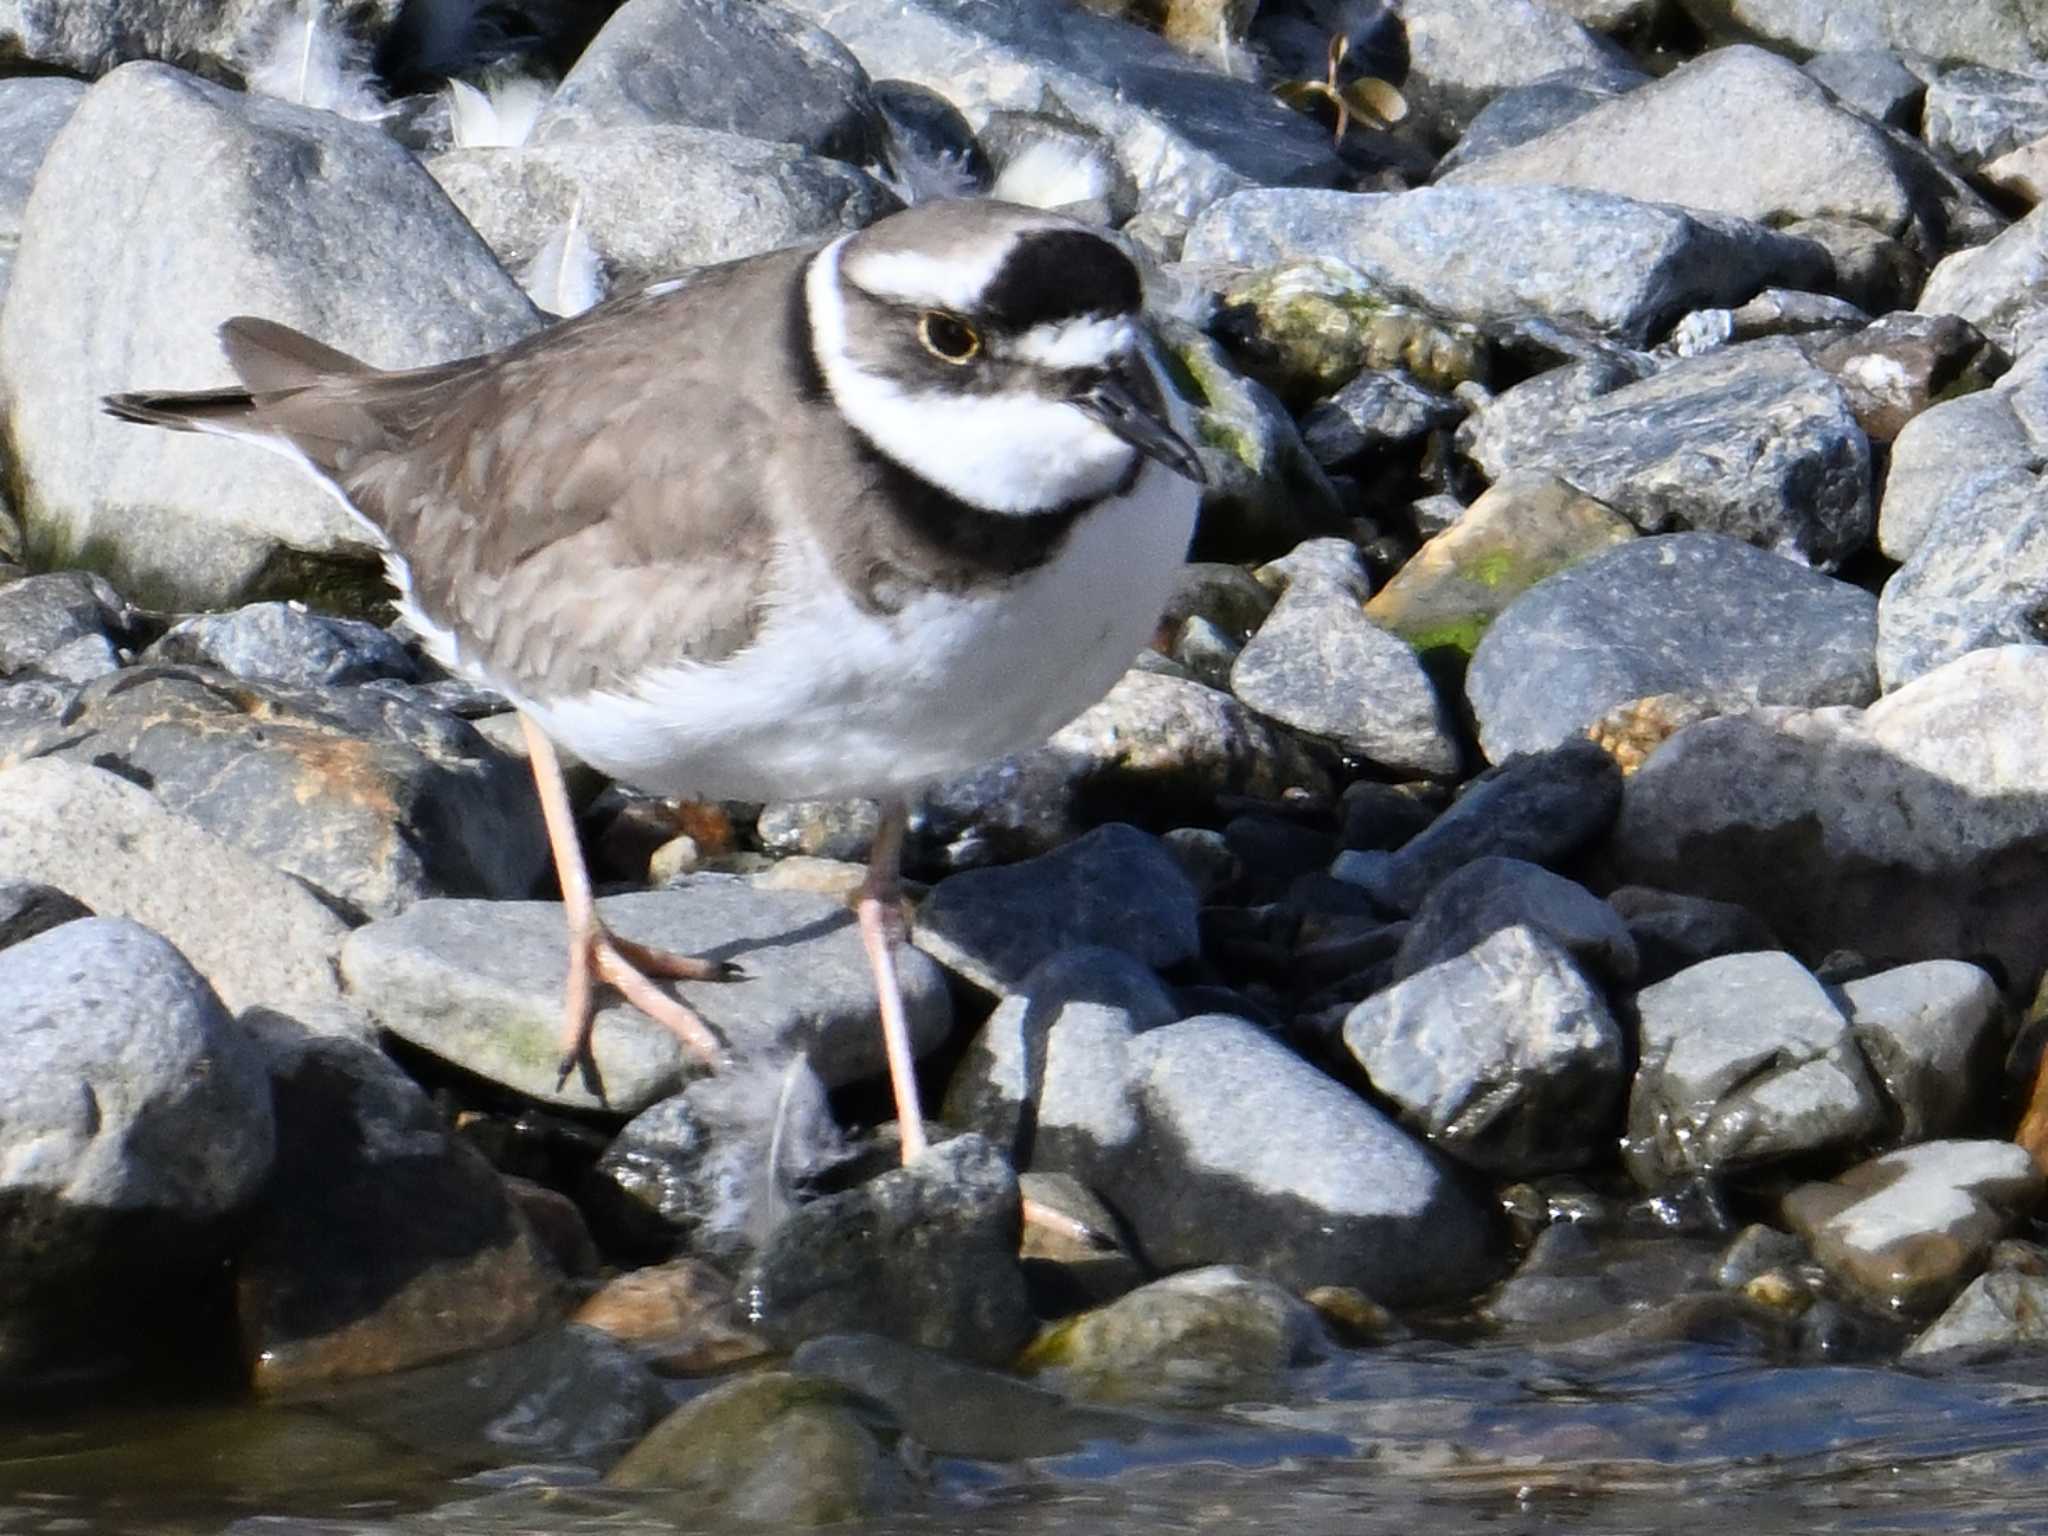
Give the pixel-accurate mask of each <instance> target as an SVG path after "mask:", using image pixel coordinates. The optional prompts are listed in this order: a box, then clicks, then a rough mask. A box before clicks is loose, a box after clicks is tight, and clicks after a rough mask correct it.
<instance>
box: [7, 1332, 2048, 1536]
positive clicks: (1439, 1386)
mask: <svg viewBox="0 0 2048 1536" xmlns="http://www.w3.org/2000/svg"><path fill="white" fill-rule="evenodd" d="M2038 1374H2040V1373H2038V1372H2037V1371H2036V1370H2035V1369H2034V1368H2033V1365H2032V1363H2031V1362H2029V1361H2026V1360H2015V1361H2010V1362H2006V1363H2005V1364H2004V1365H2002V1366H2001V1365H1990V1366H1982V1367H1977V1368H1974V1369H1971V1370H1968V1371H1963V1372H1959V1373H1956V1374H1949V1375H1915V1374H1911V1373H1907V1372H1904V1371H1900V1370H1896V1369H1890V1368H1884V1367H1855V1366H1823V1367H1791V1366H1771V1365H1763V1364H1758V1363H1756V1362H1755V1361H1753V1360H1748V1359H1743V1360H1736V1359H1732V1358H1729V1357H1726V1356H1720V1355H1716V1354H1714V1353H1712V1352H1710V1351H1707V1350H1703V1349H1691V1350H1678V1351H1673V1352H1669V1353H1665V1354H1660V1355H1657V1356H1654V1357H1649V1358H1644V1359H1638V1360H1633V1361H1627V1362H1622V1363H1614V1362H1605V1363H1598V1364H1589V1363H1586V1362H1583V1361H1578V1360H1571V1359H1565V1358H1560V1357H1556V1356H1549V1357H1546V1356H1539V1355H1534V1354H1531V1353H1528V1352H1526V1351H1522V1350H1506V1349H1497V1348H1487V1347H1473V1346H1469V1345H1467V1346H1460V1347H1456V1348H1451V1347H1447V1346H1437V1345H1425V1344H1416V1345H1410V1346H1399V1347H1392V1348H1387V1349H1382V1350H1376V1351H1371V1352H1365V1353H1354V1354H1349V1355H1346V1356H1344V1357H1342V1358H1340V1359H1338V1360H1335V1361H1333V1362H1331V1363H1329V1364H1327V1365H1324V1366H1320V1367H1317V1368H1315V1369H1313V1370H1310V1371H1305V1372H1302V1373H1300V1374H1299V1375H1297V1376H1296V1377H1295V1378H1294V1381H1293V1386H1294V1388H1295V1392H1294V1395H1293V1397H1292V1398H1291V1399H1290V1400H1289V1401H1286V1402H1283V1403H1271V1404H1243V1405H1239V1406H1237V1407H1236V1408H1234V1409H1232V1410H1230V1411H1228V1412H1226V1413H1222V1414H1215V1415H1210V1416H1207V1417H1205V1418H1203V1419H1201V1420H1199V1421H1192V1420H1171V1421H1167V1420H1162V1421H1159V1422H1158V1423H1157V1425H1156V1427H1155V1428H1154V1429H1153V1430H1152V1431H1151V1432H1149V1433H1146V1434H1143V1435H1140V1436H1138V1437H1136V1438H1135V1439H1127V1440H1123V1441H1103V1442H1098V1443H1094V1444H1090V1445H1087V1446H1084V1447H1083V1448H1081V1449H1079V1450H1072V1451H1067V1452H1064V1453H1062V1454H1060V1455H1057V1456H1053V1457H1048V1458H1046V1459H1043V1460H1039V1461H1035V1462H1028V1463H993V1462H981V1461H965V1460H948V1459H936V1460H934V1459H931V1458H929V1457H923V1456H917V1455H911V1456H909V1457H908V1460H909V1461H910V1463H911V1465H912V1466H913V1469H914V1472H915V1475H916V1479H917V1481H918V1484H919V1488H920V1491H919V1492H918V1494H917V1495H916V1496H915V1499H914V1502H913V1503H912V1504H911V1506H910V1507H908V1508H905V1509H902V1510H899V1511H897V1512H896V1513H893V1514H891V1515H889V1516H887V1517H886V1518H883V1519H879V1520H874V1521H869V1522H863V1523H861V1524H859V1525H855V1526H847V1527H841V1528H840V1529H842V1530H844V1531H846V1532H848V1533H849V1536H916V1533H925V1532H931V1533H940V1532H953V1531H959V1530H962V1529H965V1528H968V1527H971V1528H972V1529H973V1530H974V1531H976V1532H977V1533H994V1536H1003V1533H1010V1532H1015V1533H1019V1536H1022V1533H1026V1532H1031V1533H1044V1532H1073V1533H1086V1536H1121V1533H1126V1532H1128V1533H1131V1536H1139V1533H1144V1536H1151V1533H1156V1532H1162V1531H1167V1532H1205V1531H1215V1532H1227V1533H1232V1536H1236V1533H1263V1532H1268V1531H1270V1532H1274V1533H1276V1536H1279V1533H1285V1536H1324V1533H1327V1536H1340V1533H1341V1536H1354V1533H1361V1532H1363V1533H1379V1532H1384V1533H1387V1536H1411V1533H1414V1532H1417V1531H1422V1530H1444V1529H1454V1528H1455V1529H1464V1528H1467V1527H1480V1526H1483V1527H1484V1528H1486V1529H1488V1530H1496V1531H1501V1532H1527V1531H1538V1530H1552V1529H1557V1530H1565V1529H1568V1530H1570V1531H1573V1532H1576V1533H1588V1536H1605V1533H1613V1536H1621V1533H1631V1536H1633V1533H1641V1532H1651V1531H1678V1530H1687V1531H1690V1530H1694V1529H1698V1528H1700V1527H1701V1526H1703V1525H1704V1524H1705V1523H1706V1522H1708V1521H1713V1522H1715V1523H1717V1524H1721V1525H1725V1524H1727V1523H1728V1522H1730V1521H1734V1522H1739V1525H1740V1530H1741V1533H1742V1536H1780V1533H1783V1536H1815V1533H1820V1532H1858V1533H1869V1532H1878V1531H1916V1532H1921V1531H1929V1532H1935V1531H1952V1532H1965V1531H1971V1532H1975V1531H1985V1530H1999V1531H2018V1532H2029V1531H2040V1532H2044V1533H2048V1478H2044V1475H2043V1474H2044V1471H2048V1385H2035V1384H2032V1383H2030V1382H2029V1381H2028V1378H2030V1377H2035V1376H2037V1375H2038ZM676 1517H677V1511H676V1509H675V1507H674V1505H673V1504H672V1503H671V1504H667V1505H663V1504H661V1503H660V1501H659V1499H658V1498H654V1497H642V1496H640V1495H626V1494H623V1493H619V1492H615V1491H613V1490H610V1489H606V1488H602V1487H598V1486H595V1485H594V1484H592V1482H591V1481H590V1474H589V1473H588V1471H587V1470H584V1469H578V1468H574V1467H562V1466H548V1467H525V1468H519V1467H508V1466H481V1465H478V1464H477V1463H476V1460H475V1447H474V1443H473V1442H471V1441H467V1440H465V1441H464V1443H463V1444H462V1445H460V1446H459V1447H451V1448H450V1449H449V1450H448V1453H447V1454H446V1455H445V1456H437V1455H436V1454H435V1453H434V1452H433V1450H431V1449H422V1448H421V1447H420V1446H419V1445H417V1444H412V1443H408V1444H405V1445H400V1444H396V1443H394V1442H393V1441H391V1440H390V1439H388V1438H385V1437H381V1436H379V1435H378V1434H376V1433H375V1432H373V1431H369V1430H365V1429H363V1428H361V1427H360V1426H354V1427H352V1426H351V1425H350V1424H349V1423H347V1422H345V1421H344V1420H343V1419H342V1418H340V1417H339V1416H337V1415H336V1414H334V1413H331V1412H328V1411H326V1410H325V1409H323V1408H322V1407H320V1406H318V1405H305V1404H301V1405H298V1406H294V1407H285V1408H277V1407H271V1408H251V1407H241V1408H234V1409H221V1410H216V1411H209V1412H186V1413H183V1414H166V1413H163V1412H157V1413H152V1414H148V1415H138V1416H136V1417H134V1418H131V1419H128V1420H126V1421H123V1420H120V1419H118V1418H111V1417H108V1416H106V1415H104V1414H102V1415H101V1416H100V1417H98V1418H97V1419H95V1420H92V1421H90V1422H81V1423H77V1424H71V1425H59V1426H51V1425H47V1424H43V1425H37V1426H34V1427H25V1426H22V1427H9V1426H7V1425H5V1424H4V1422H0V1532H5V1533H8V1536H13V1533H17V1532H20V1533H36V1536H55V1533H57V1532H79V1533H101V1532H105V1533H114V1532H123V1533H125V1532H137V1533H142V1532H149V1533H168V1532H176V1533H182V1532H207V1533H216V1532H223V1531H225V1532H228V1533H231V1536H471V1533H474V1536H497V1533H506V1536H509V1533H512V1532H529V1531H536V1530H544V1531H547V1532H550V1533H558V1536H581V1533H585V1532H588V1533H591V1536H598V1533H604V1536H655V1533H667V1532H673V1531H676V1530H678V1529H683V1530H688V1529H690V1527H688V1526H687V1525H684V1526H680V1527H679V1526H678V1525H677V1524H676Z"/></svg>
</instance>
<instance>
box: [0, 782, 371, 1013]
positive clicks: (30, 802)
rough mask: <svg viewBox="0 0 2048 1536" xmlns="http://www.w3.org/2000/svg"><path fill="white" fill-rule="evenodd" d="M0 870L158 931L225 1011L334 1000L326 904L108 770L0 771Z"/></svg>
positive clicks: (314, 1009) (298, 1008) (309, 1007)
mask: <svg viewBox="0 0 2048 1536" xmlns="http://www.w3.org/2000/svg"><path fill="white" fill-rule="evenodd" d="M0 870H4V871H5V872H6V873H7V875H8V876H9V877H11V878H13V879H25V880H36V881H43V882H46V883H48V884H50V885H54V886H56V887H58V888H59V889H60V890H63V891H67V892H69V893H70V894H71V895H72V896H74V897H76V898H77V899H78V900H80V901H82V902H84V903H85V904H86V905H87V906H89V907H91V908H92V909H93V911H95V912H97V913H99V914H100V915H101V916H103V917H126V918H132V919H134V920H135V921H136V922H138V923H142V924H145V925H147V926H148V927H150V928H152V929H154V930H156V931H157V932H159V933H161V934H163V935H165V936H166V937H167V938H168V939H170V941H171V942H172V943H174V944H176V945H177V946H178V947H179V949H181V950H182V951H183V952H184V953H185V954H186V956H188V957H189V958H190V960H191V962H192V964H193V965H194V966H196V967H197V968H198V970H199V972H200V974H202V975H203V976H205V977H206V979H207V980H208V981H209V982H210V983H211V984H212V986H213V988H214V990H215V991H216V992H218V993H219V994H220V996H221V999H222V1000H223V1001H224V1002H225V1003H226V1004H227V1005H228V1007H229V1008H231V1009H233V1010H234V1011H236V1012H237V1013H239V1012H241V1011H242V1010H243V1009H245V1008H249V1007H253V1006H256V1005H258V1004H264V1005H268V1006H270V1007H274V1008H278V1009H281V1010H283V1011H284V1012H286V1013H300V1012H305V1013H310V1014H313V1015H325V1014H328V1013H331V1012H333V1011H334V1010H336V1009H338V1008H341V1007H342V997H341V988H340V984H339V981H338V979H337V977H336V975H335V957H336V955H337V954H338V953H339V952H340V949H341V941H342V939H343V938H344V937H346V936H347V933H348V925H347V924H346V923H345V922H343V921H342V919H341V918H340V917H338V916H336V915H335V913H334V911H333V909H332V908H331V907H330V906H328V905H327V903H325V902H324V901H322V900H321V899H320V898H319V897H317V896H315V895H314V894H313V893H312V892H311V891H309V890H308V889H307V888H306V887H305V886H304V885H303V884H302V883H301V882H299V881H297V880H294V879H293V878H291V877H290V876H289V875H285V874H281V873H279V872H278V871H277V870H275V869H272V868H271V867H270V866H269V865H267V864H264V863H261V862H260V861H258V860H257V859H255V858H254V857H252V856H251V855H249V854H247V853H244V852H243V851H242V850H241V849H239V848H237V847H235V846H233V845H232V844H230V843H228V842H226V841H224V840H222V839H221V838H220V837H217V836H216V835H215V834H213V833H212V832H209V831H207V830H206V829H205V828H204V827H202V826H200V825H199V824H198V823H197V822H196V821H194V820H192V819H191V818H190V817H188V816H181V815H179V814H178V813H177V812H175V811H172V810H170V809H168V808H167V807H166V806H165V805H164V804H163V802H162V801H160V800H158V799H157V798H156V797H155V796H154V795H152V794H150V793H149V791H148V790H146V789H142V788H140V787H138V786H136V785H134V784H131V783H130V782H128V781H127V780H126V779H123V778H119V777H117V776H116V775H114V774H112V773H107V772H105V771H103V770H101V769H98V768H89V767H83V766H80V765H77V764H73V763H67V762H47V761H45V762H32V763H23V764H20V765H19V766H17V767H13V768H7V769H0ZM167 871H175V872H176V878H175V879H171V878H166V872H167Z"/></svg>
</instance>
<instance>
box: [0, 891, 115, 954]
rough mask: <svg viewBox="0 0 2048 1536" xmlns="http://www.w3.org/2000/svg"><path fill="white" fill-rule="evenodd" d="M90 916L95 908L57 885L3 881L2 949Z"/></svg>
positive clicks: (0, 911)
mask: <svg viewBox="0 0 2048 1536" xmlns="http://www.w3.org/2000/svg"><path fill="white" fill-rule="evenodd" d="M91 916H92V908H90V907H88V906H87V905H86V904H85V903H84V902H82V901H80V900H78V898H77V897H75V896H72V895H70V894H68V893H67V892H64V891H60V890H59V889H57V887H56V886H54V885H43V884H41V883H39V882H37V881H34V880H0V949H7V948H9V947H10V946H12V945H15V944H20V943H24V942H25V941H27V940H29V939H32V938H34V937H35V936H36V935H37V934H39V933H48V932H49V931H50V930H51V929H52V928H58V927H61V926H63V925H64V924H65V923H69V922H73V921H76V920H77V919H78V918H81V917H91Z"/></svg>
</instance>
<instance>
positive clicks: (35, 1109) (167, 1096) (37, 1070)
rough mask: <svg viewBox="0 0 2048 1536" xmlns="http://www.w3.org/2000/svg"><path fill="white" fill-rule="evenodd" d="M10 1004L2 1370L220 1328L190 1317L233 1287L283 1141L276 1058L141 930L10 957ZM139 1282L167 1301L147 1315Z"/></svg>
mask: <svg viewBox="0 0 2048 1536" xmlns="http://www.w3.org/2000/svg"><path fill="white" fill-rule="evenodd" d="M0 862H4V861H0ZM0 997H5V998H6V999H7V1009H6V1014H5V1018H4V1021H0V1044H4V1047H5V1050H6V1055H7V1060H8V1071H7V1073H6V1080H5V1083H4V1085H0V1228H4V1230H6V1231H7V1232H8V1233H9V1234H10V1235H9V1240H8V1242H7V1243H6V1244H5V1245H4V1250H0V1365H4V1366H5V1367H6V1368H7V1369H8V1371H9V1373H10V1374H13V1373H15V1372H17V1371H21V1372H25V1371H26V1370H27V1369H29V1368H31V1367H37V1368H41V1367H47V1366H51V1365H61V1364H66V1363H69V1364H73V1365H78V1364H82V1363H84V1361H85V1360H89V1359H92V1358H93V1357H94V1356H95V1355H97V1354H98V1353H99V1352H101V1351H108V1350H113V1351H118V1350H119V1349H120V1348H121V1347H122V1345H124V1344H129V1343H132V1342H133V1340H132V1338H131V1335H132V1333H133V1332H134V1328H133V1326H132V1324H133V1323H134V1322H136V1321H140V1320H142V1319H143V1318H146V1320H147V1326H148V1327H149V1328H151V1329H162V1328H194V1329H196V1328H202V1327H204V1326H205V1318H206V1314H205V1313H204V1312H203V1311H199V1310H196V1308H195V1310H194V1311H192V1312H190V1313H185V1312H182V1311H180V1310H177V1309H178V1308H179V1307H181V1306H182V1305H184V1304H186V1303H188V1302H190V1301H191V1299H192V1298H191V1296H190V1295H188V1294H187V1293H198V1294H202V1295H203V1294H204V1293H205V1292H206V1291H207V1290H208V1289H209V1288H210V1284H212V1283H217V1281H218V1276H219V1274H220V1271H221V1266H222V1265H223V1263H224V1262H225V1259H226V1256H227V1251H228V1241H229V1237H230V1233H229V1230H228V1223H229V1222H230V1221H231V1220H233V1219H236V1218H238V1217H239V1216H240V1215H241V1214H242V1213H243V1212H244V1211H246V1210H247V1209H248V1207H249V1205H250V1204H251V1202H252V1201H253V1200H254V1199H255V1197H256V1195H257V1192H258V1191H259V1190H260V1189H261V1188H262V1187H263V1183H264V1180H265V1179H266V1177H267V1176H268V1175H269V1173H270V1167H271V1159H272V1156H273V1153H274V1150H275V1141H274V1137H275V1125H274V1122H273V1120H272V1117H271V1105H270V1084H269V1081H268V1079H267V1078H266V1076H265V1074H264V1065H263V1059H262V1056H261V1055H260V1053H258V1051H257V1050H256V1049H255V1047H254V1045H253V1043H252V1042H251V1041H250V1040H249V1038H248V1037H247V1036H245V1035H243V1034H242V1033H241V1032H240V1031H238V1030H237V1029H236V1028H235V1026H234V1023H233V1021H232V1020H231V1019H230V1018H229V1017H228V1015H227V1012H226V1010H224V1009H223V1008H222V1007H221V1004H220V999H219V998H218V997H216V996H215V995H214V992H213V990H212V988H210V987H208V986H207V984H206V981H205V979H204V978H203V977H201V976H200V975H199V973H198V972H196V971H194V970H193V969H192V967H191V965H190V964H188V963H187V962H186V960H185V958H184V957H183V956H182V955H180V954H179V953H178V952H177V950H176V949H174V948H172V946H171V945H170V944H169V943H167V942H166V941H165V940H164V939H163V938H161V937H160V936H159V935H157V934H154V933H151V932H150V931H149V930H148V929H146V928H143V927H141V926H140V925H139V924H136V923H132V922H126V921H121V920H117V919H111V918H86V919H83V920H81V921H79V922H75V923H67V924H65V925H64V926H63V927H61V928H57V929H54V930H52V931H51V932H48V933H45V934H43V935H41V936H40V937H38V938H33V939H30V940H28V941H27V942H26V943H22V944H16V945H14V946H12V947H11V948H8V949H6V950H4V951H0ZM139 1291H142V1292H146V1293H147V1294H149V1295H151V1296H152V1297H153V1298H156V1304H155V1305H153V1306H152V1307H149V1308H145V1309H143V1311H142V1313H141V1314H139V1315H138V1314H137V1313H136V1312H135V1311H134V1309H133V1308H132V1305H130V1304H129V1303H132V1300H133V1298H134V1297H135V1296H136V1295H137V1294H138V1292H139ZM81 1356H82V1357H83V1358H81Z"/></svg>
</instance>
